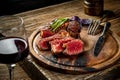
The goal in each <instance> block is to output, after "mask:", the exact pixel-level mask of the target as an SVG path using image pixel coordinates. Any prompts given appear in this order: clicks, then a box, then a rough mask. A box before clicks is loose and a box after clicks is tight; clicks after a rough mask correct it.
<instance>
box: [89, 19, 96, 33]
mask: <svg viewBox="0 0 120 80" xmlns="http://www.w3.org/2000/svg"><path fill="white" fill-rule="evenodd" d="M96 25H97V20H94V23H93V25H92V26H93V27H92V28H91V30H90V34H91V35H93V32H94V28H95V27H96Z"/></svg>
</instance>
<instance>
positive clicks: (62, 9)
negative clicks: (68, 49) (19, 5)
mask: <svg viewBox="0 0 120 80" xmlns="http://www.w3.org/2000/svg"><path fill="white" fill-rule="evenodd" d="M119 4H120V0H104V10H110V11H112V12H113V13H114V14H113V15H111V16H109V17H108V18H106V19H104V20H107V21H109V22H111V28H110V30H111V31H112V32H115V33H116V34H117V35H118V36H120V5H119ZM15 15H19V16H21V17H23V19H24V23H25V27H26V29H27V33H28V35H29V36H30V35H31V34H32V33H33V32H34V31H35V30H36V29H38V28H39V27H40V26H43V25H45V24H46V23H47V22H50V21H51V20H53V19H56V18H59V17H71V16H74V15H77V16H79V17H80V18H92V19H100V17H99V16H89V15H86V14H84V7H83V0H73V1H70V2H65V3H62V4H58V5H52V6H48V7H44V8H38V9H35V10H30V11H27V12H22V13H19V14H15ZM111 45H112V44H111ZM29 63H30V65H31V66H30V65H29V67H28V66H26V65H27V64H29ZM23 64H24V65H21V66H24V68H25V70H26V72H29V73H31V75H32V77H37V79H33V80H40V79H41V80H42V79H43V78H41V76H39V75H37V74H41V73H42V74H43V75H44V77H46V78H47V79H48V80H119V79H120V77H119V74H120V60H118V61H117V62H116V63H115V64H114V65H112V66H111V67H109V68H107V69H105V70H102V71H99V72H95V73H89V74H81V75H71V74H64V73H59V72H54V71H51V70H48V69H46V68H44V67H41V66H40V65H38V64H37V63H35V62H34V60H32V61H31V62H29V61H25V63H23ZM32 64H33V65H32ZM33 66H34V67H33ZM34 69H35V72H34ZM18 70H21V69H18ZM36 70H38V72H37V71H36ZM3 72H4V71H3ZM35 73H37V74H35ZM0 75H2V73H1V74H0ZM4 75H5V74H4ZM2 80H3V79H2ZM16 80H17V79H16ZM18 80H19V79H18ZM25 80H29V79H28V78H26V79H25ZM44 80H45V79H44Z"/></svg>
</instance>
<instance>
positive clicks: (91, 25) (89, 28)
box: [87, 20, 95, 34]
mask: <svg viewBox="0 0 120 80" xmlns="http://www.w3.org/2000/svg"><path fill="white" fill-rule="evenodd" d="M94 21H95V20H92V22H91V24H90V25H89V26H88V30H87V33H88V34H90V32H91V29H92V27H93V24H94Z"/></svg>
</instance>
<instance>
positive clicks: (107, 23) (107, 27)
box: [101, 22, 111, 36]
mask: <svg viewBox="0 0 120 80" xmlns="http://www.w3.org/2000/svg"><path fill="white" fill-rule="evenodd" d="M110 26H111V23H110V22H106V23H105V26H104V29H103V32H102V34H101V35H102V36H103V35H104V34H105V33H106V32H107V30H108V29H109V27H110Z"/></svg>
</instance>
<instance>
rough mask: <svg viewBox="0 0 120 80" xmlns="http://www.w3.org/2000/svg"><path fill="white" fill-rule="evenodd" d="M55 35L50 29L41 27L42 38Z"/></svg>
mask: <svg viewBox="0 0 120 80" xmlns="http://www.w3.org/2000/svg"><path fill="white" fill-rule="evenodd" d="M52 35H54V33H53V32H52V31H51V30H50V29H41V30H40V36H41V37H42V38H45V37H49V36H52Z"/></svg>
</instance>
